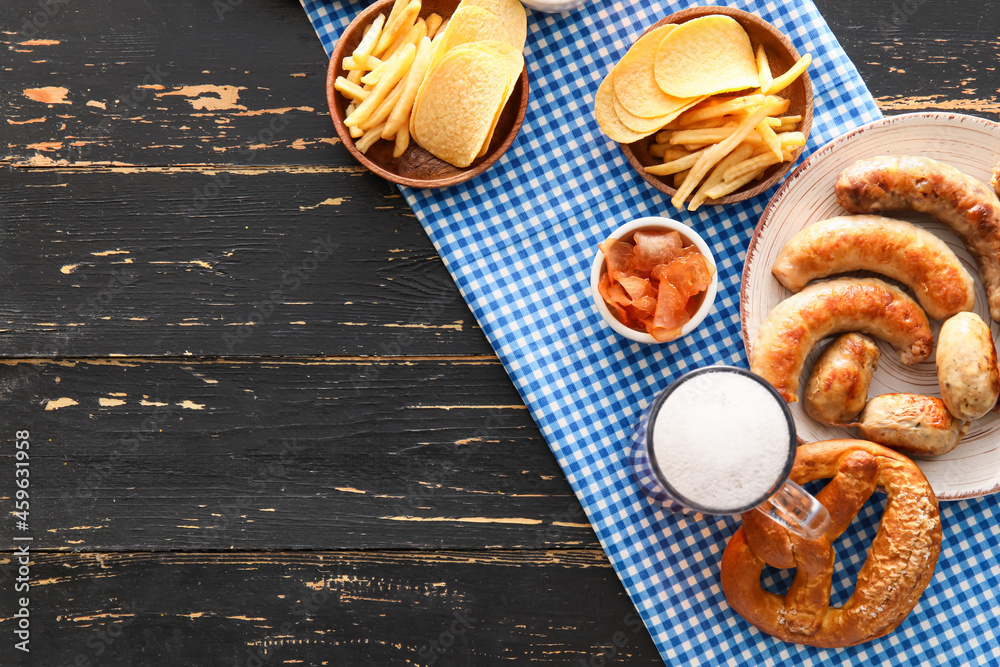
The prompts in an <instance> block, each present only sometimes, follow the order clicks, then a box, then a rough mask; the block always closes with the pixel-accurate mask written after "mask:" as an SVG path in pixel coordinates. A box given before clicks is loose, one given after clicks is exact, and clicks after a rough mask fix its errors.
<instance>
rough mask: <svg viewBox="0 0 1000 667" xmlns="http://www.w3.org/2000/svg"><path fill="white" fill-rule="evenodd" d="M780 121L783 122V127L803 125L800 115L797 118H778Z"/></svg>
mask: <svg viewBox="0 0 1000 667" xmlns="http://www.w3.org/2000/svg"><path fill="white" fill-rule="evenodd" d="M778 120H780V121H781V124H782V125H789V124H792V125H794V124H795V123H801V122H802V116H800V115H795V116H778Z"/></svg>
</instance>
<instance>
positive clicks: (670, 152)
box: [663, 146, 691, 162]
mask: <svg viewBox="0 0 1000 667" xmlns="http://www.w3.org/2000/svg"><path fill="white" fill-rule="evenodd" d="M690 154H691V151H689V150H685V149H683V148H678V147H677V146H669V147H667V149H666V151H665V152H664V153H663V161H664V162H668V161H670V160H678V159H680V158H682V157H684V156H685V155H690Z"/></svg>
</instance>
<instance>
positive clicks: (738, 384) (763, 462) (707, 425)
mask: <svg viewBox="0 0 1000 667" xmlns="http://www.w3.org/2000/svg"><path fill="white" fill-rule="evenodd" d="M779 401H780V399H778V398H777V397H775V396H774V395H773V394H772V393H771V392H769V391H768V390H767V388H766V387H763V386H761V385H760V384H759V383H757V382H756V381H754V380H753V379H752V378H749V377H746V376H745V375H741V374H739V373H734V372H732V371H726V370H723V369H720V370H719V371H713V372H705V373H701V374H699V375H695V376H692V377H690V378H688V379H687V380H685V381H684V382H682V383H680V384H679V385H677V387H676V388H675V389H674V390H673V391H672V392H671V394H670V395H669V396H668V397H667V399H666V401H665V402H664V403H663V405H662V406H661V407H660V410H659V412H658V413H657V415H656V422H655V424H654V425H653V454H654V456H655V459H656V465H657V467H658V468H659V470H660V474H661V476H662V477H663V479H664V480H665V481H666V482H667V483H668V484H669V485H670V486H671V487H672V488H673V489H674V490H675V491H676V492H677V493H678V494H680V495H681V496H683V498H679V500H681V501H682V502H683V501H684V500H687V501H689V502H691V503H695V504H697V505H700V506H701V507H704V508H705V509H708V510H710V511H712V512H716V513H720V514H728V513H732V512H734V511H736V510H738V509H740V508H745V507H747V506H750V505H754V504H758V503H759V502H761V501H763V500H764V499H765V496H766V494H767V492H768V491H769V490H770V489H771V488H773V487H774V486H775V485H776V484H777V482H778V481H780V480H781V475H782V473H783V472H784V468H785V463H786V462H787V460H788V449H789V446H790V444H789V443H790V439H791V434H790V433H789V426H788V422H787V420H786V419H785V412H784V410H783V409H782V405H781V403H780V402H779Z"/></svg>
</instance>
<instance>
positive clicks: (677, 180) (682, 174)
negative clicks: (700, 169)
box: [674, 169, 691, 189]
mask: <svg viewBox="0 0 1000 667" xmlns="http://www.w3.org/2000/svg"><path fill="white" fill-rule="evenodd" d="M690 173H691V170H690V169H685V170H684V171H678V172H677V173H676V174H674V188H675V189H676V188H679V187H681V186H682V185H684V179H685V178H687V175H688V174H690Z"/></svg>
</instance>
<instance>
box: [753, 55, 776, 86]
mask: <svg viewBox="0 0 1000 667" xmlns="http://www.w3.org/2000/svg"><path fill="white" fill-rule="evenodd" d="M757 80H758V81H760V90H761V92H763V93H768V92H770V88H771V83H772V82H773V81H774V77H772V76H771V65H770V63H768V62H767V52H766V51H765V50H764V45H763V44H761V45H760V46H758V47H757Z"/></svg>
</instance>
